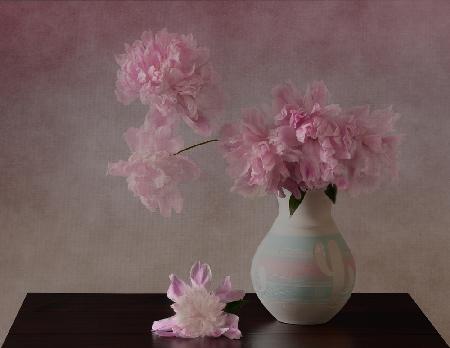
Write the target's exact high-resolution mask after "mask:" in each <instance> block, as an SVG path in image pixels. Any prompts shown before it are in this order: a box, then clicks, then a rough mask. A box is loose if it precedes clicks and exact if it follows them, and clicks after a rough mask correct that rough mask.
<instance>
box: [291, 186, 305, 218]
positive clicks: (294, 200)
mask: <svg viewBox="0 0 450 348" xmlns="http://www.w3.org/2000/svg"><path fill="white" fill-rule="evenodd" d="M300 193H301V196H300V199H298V198H297V197H295V196H294V195H293V194H291V197H290V198H289V213H290V215H291V216H292V215H293V214H294V213H295V211H296V210H297V208H298V207H299V205H300V204H301V203H302V201H303V198H305V195H306V191H302V190H300Z"/></svg>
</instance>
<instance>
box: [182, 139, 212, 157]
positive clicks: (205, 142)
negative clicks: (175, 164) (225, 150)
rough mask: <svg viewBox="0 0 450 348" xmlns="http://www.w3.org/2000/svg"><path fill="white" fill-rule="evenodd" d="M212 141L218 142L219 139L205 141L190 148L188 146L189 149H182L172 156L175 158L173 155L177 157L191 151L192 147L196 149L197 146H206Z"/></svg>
mask: <svg viewBox="0 0 450 348" xmlns="http://www.w3.org/2000/svg"><path fill="white" fill-rule="evenodd" d="M213 141H219V139H211V140H206V141H202V142H201V143H198V144H194V145H191V146H189V147H186V148H185V149H182V150H180V151H178V152H176V153H174V156H175V155H178V154H180V153H182V152H184V151H187V150H190V149H193V148H194V147H197V146H200V145H205V144H208V143H212V142H213Z"/></svg>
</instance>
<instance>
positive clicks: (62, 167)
mask: <svg viewBox="0 0 450 348" xmlns="http://www.w3.org/2000/svg"><path fill="white" fill-rule="evenodd" d="M449 13H450V2H448V1H396V2H389V1H372V2H364V1H358V2H351V1H345V2H341V1H339V2H294V3H290V2H278V3H268V2H264V3H262V2H261V3H259V2H258V3H248V2H245V3H244V2H235V3H221V2H215V3H208V2H199V3H178V2H164V3H156V2H152V3H143V2H137V3H124V2H107V3H106V2H105V3H104V2H95V3H94V2H93V3H87V2H71V3H62V2H57V3H53V2H47V1H46V2H39V3H28V2H18V3H13V2H10V3H5V2H3V3H1V4H0V33H1V36H0V63H1V64H0V81H1V83H0V117H1V122H0V169H1V173H0V223H1V225H0V226H1V227H0V294H1V296H0V342H1V341H2V339H3V338H4V337H5V335H6V333H7V330H8V328H9V327H10V325H11V323H12V320H13V318H14V316H15V314H16V312H17V310H18V308H19V305H20V303H21V301H22V299H23V297H24V294H25V293H26V292H27V291H50V292H58V291H60V292H64V291H80V292H89V291H90V292H93V291H106V292H115V291H117V292H132V291H136V292H152V291H164V290H165V289H166V287H167V282H168V279H167V275H168V274H169V273H170V272H176V273H179V274H180V275H184V274H185V272H186V269H187V267H188V265H190V264H191V263H192V261H194V260H195V259H197V258H199V259H202V260H204V261H208V262H209V263H211V264H212V266H213V269H214V270H215V271H216V273H217V276H219V275H223V274H225V273H227V274H231V275H232V278H233V279H234V281H235V283H236V285H237V286H238V287H243V288H246V289H247V290H249V291H250V290H251V283H250V277H249V266H250V260H251V257H252V256H253V252H254V250H255V248H256V246H257V244H258V243H259V241H260V240H261V238H262V237H263V235H264V234H265V232H266V231H267V230H268V228H269V227H270V224H271V222H272V221H273V219H274V217H275V215H276V200H275V199H274V198H271V197H268V198H265V199H260V200H245V199H242V198H241V197H239V196H237V195H234V194H231V193H229V192H228V188H229V181H228V179H227V178H226V177H224V176H223V174H222V173H223V169H224V164H223V163H222V161H221V160H220V158H217V157H216V156H215V152H214V148H213V147H209V148H204V149H200V150H199V151H197V152H196V153H195V154H194V155H193V156H194V158H195V159H196V160H197V161H198V162H200V164H201V165H202V166H203V167H204V168H205V174H204V176H203V178H202V180H201V182H199V183H197V184H195V185H192V187H188V188H186V190H185V193H186V197H188V199H187V202H186V203H187V204H186V209H185V211H184V213H183V214H182V215H180V216H176V217H175V218H173V219H171V220H165V219H163V218H162V217H160V216H158V215H150V214H148V213H147V212H146V211H145V209H144V208H143V207H142V206H141V205H140V204H139V203H138V201H137V200H135V199H134V198H133V197H132V196H131V194H129V193H128V192H127V188H126V185H125V183H124V181H123V180H120V179H118V178H111V177H105V175H104V174H105V169H106V163H107V161H108V160H116V159H119V158H125V157H126V156H127V149H126V146H125V144H124V143H123V141H122V139H121V133H122V132H123V131H124V130H125V129H126V128H127V127H128V126H130V125H137V124H139V123H140V122H141V121H142V115H143V114H144V109H143V108H142V107H140V106H137V105H136V106H131V107H124V106H121V105H119V104H118V103H117V102H116V100H115V97H114V94H113V88H114V87H113V86H114V80H115V71H116V65H115V62H114V60H113V54H114V53H118V52H121V51H122V49H123V43H124V42H130V41H132V40H134V39H135V38H137V37H138V36H139V35H140V33H141V32H142V31H143V30H145V29H148V28H151V29H154V30H158V29H160V28H162V27H167V28H168V29H169V30H170V31H175V32H183V33H187V32H192V33H193V34H194V35H195V36H196V37H197V39H198V41H199V42H200V43H201V44H203V45H206V46H209V47H210V48H211V51H212V59H213V61H214V62H215V65H216V67H217V69H218V71H219V72H220V73H221V74H222V76H223V79H224V84H223V85H224V88H225V91H226V92H227V94H228V101H227V109H228V110H229V112H228V113H227V116H226V117H227V118H228V119H230V118H232V117H237V115H236V113H237V111H238V110H239V109H240V108H241V107H244V106H247V105H252V104H255V103H260V102H264V101H266V100H268V97H269V93H270V89H271V87H272V86H273V85H274V84H276V83H278V82H280V81H283V80H285V79H287V78H290V79H291V80H293V81H294V82H296V83H297V84H299V85H304V84H306V82H307V81H309V80H312V79H324V80H325V81H326V82H327V84H328V85H329V88H330V90H331V91H332V93H333V100H334V101H336V102H339V103H341V104H342V105H344V106H349V105H352V104H363V103H369V104H372V105H374V106H377V107H383V106H386V105H389V104H393V105H394V107H395V110H396V111H398V112H400V113H401V114H403V118H402V119H401V121H400V124H399V127H400V128H401V130H402V132H404V133H405V134H406V135H407V137H406V139H405V142H404V145H403V148H402V152H403V153H402V161H401V179H400V181H399V183H398V184H397V185H394V186H390V187H386V188H385V189H383V190H381V191H379V192H377V193H376V194H373V195H370V196H361V197H358V198H357V199H350V198H349V197H346V196H345V195H340V196H339V198H338V204H337V206H336V208H335V211H334V215H335V217H336V221H337V224H338V226H339V227H340V228H341V230H342V232H343V234H344V235H345V238H346V239H347V241H348V244H349V245H350V247H351V249H352V251H353V253H354V255H355V258H356V262H357V283H356V289H355V290H356V291H374V292H397V291H399V292H410V293H411V294H412V295H413V297H414V298H415V299H416V301H417V302H418V304H419V305H420V306H421V308H422V309H423V310H424V311H425V313H426V314H427V315H428V317H429V318H430V319H431V321H432V322H433V323H434V324H435V325H436V327H437V328H438V330H439V331H440V332H441V334H442V335H443V336H444V337H445V338H446V339H447V341H449V340H450V301H448V293H449V289H450V272H449V269H448V266H449V264H450V254H449V246H450V236H449V232H450V231H449V226H450V214H449V211H450V198H449V193H448V188H449V179H450V161H449V149H450V143H449V139H450V115H449V110H450V97H449V95H450V79H449V73H450V58H449V57H450V40H449V33H450V19H449V18H450V16H449ZM190 140H193V139H190Z"/></svg>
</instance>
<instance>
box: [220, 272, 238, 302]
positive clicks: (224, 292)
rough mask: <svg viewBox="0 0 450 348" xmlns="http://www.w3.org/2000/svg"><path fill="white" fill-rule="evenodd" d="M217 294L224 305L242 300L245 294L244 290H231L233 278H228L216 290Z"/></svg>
mask: <svg viewBox="0 0 450 348" xmlns="http://www.w3.org/2000/svg"><path fill="white" fill-rule="evenodd" d="M215 294H216V296H217V297H219V298H220V300H221V301H222V302H224V303H228V302H233V301H238V300H241V299H242V298H243V297H244V295H245V292H244V291H243V290H232V289H231V278H230V276H226V277H225V278H224V279H223V281H222V283H221V284H220V285H219V287H218V288H217V289H216V291H215Z"/></svg>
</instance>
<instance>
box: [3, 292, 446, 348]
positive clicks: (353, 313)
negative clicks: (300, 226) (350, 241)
mask: <svg viewBox="0 0 450 348" xmlns="http://www.w3.org/2000/svg"><path fill="white" fill-rule="evenodd" d="M246 299H247V300H248V302H247V303H246V305H245V306H244V307H243V308H242V310H241V312H240V322H239V327H240V329H241V331H242V333H243V337H242V338H241V339H240V340H229V339H227V338H224V337H221V338H203V339H178V338H177V339H174V338H161V337H157V336H154V335H152V334H151V332H150V329H151V326H152V322H153V321H154V320H158V319H162V318H165V317H168V316H170V315H172V313H171V309H170V307H169V304H170V301H169V300H168V299H167V298H166V296H165V294H164V295H162V294H28V295H27V296H26V298H25V300H24V302H23V304H22V307H21V309H20V311H19V313H18V314H17V317H16V319H15V321H14V324H13V326H12V328H11V330H10V332H9V334H8V336H7V338H6V341H5V343H4V345H3V347H4V348H18V347H20V348H22V347H33V348H41V347H45V348H52V347H58V348H71V347H92V348H94V347H95V348H102V347H105V348H106V347H107V348H118V347H120V348H140V347H147V348H148V347H171V348H185V347H208V348H209V347H211V348H214V347H261V348H264V347H268V348H290V347H296V348H301V347H307V348H309V347H314V348H320V347H327V348H341V347H365V348H371V347H383V348H384V347H396V348H398V347H407V348H415V347H424V348H434V347H448V346H447V345H446V344H445V342H444V340H443V339H442V338H441V337H440V336H439V334H438V333H437V331H436V330H435V329H434V327H433V325H432V324H431V323H430V322H429V321H428V319H427V318H426V317H425V315H424V314H423V313H422V311H421V310H420V308H419V307H418V306H417V305H416V304H415V302H414V300H413V299H412V298H411V297H410V296H409V295H408V294H359V293H358V294H353V295H352V297H351V299H350V300H349V302H348V303H347V305H346V306H345V307H344V308H343V309H342V311H341V312H340V313H339V314H338V315H337V316H336V317H335V318H334V319H332V320H331V321H330V322H328V323H327V324H323V325H316V326H298V325H288V324H282V323H279V322H277V321H276V320H275V319H273V318H272V316H271V315H270V314H269V313H268V312H267V311H266V310H265V309H264V307H263V306H262V305H261V303H260V302H259V300H258V299H257V297H256V296H255V295H254V294H247V295H246Z"/></svg>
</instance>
